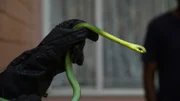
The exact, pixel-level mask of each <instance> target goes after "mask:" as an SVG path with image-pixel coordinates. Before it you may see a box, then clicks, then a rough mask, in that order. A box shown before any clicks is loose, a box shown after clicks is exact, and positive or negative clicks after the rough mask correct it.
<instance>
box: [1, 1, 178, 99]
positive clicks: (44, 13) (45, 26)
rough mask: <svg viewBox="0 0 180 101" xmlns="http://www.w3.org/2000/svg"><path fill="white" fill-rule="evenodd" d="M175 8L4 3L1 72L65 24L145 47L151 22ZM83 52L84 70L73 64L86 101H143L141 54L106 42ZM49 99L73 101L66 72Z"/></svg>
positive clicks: (143, 3) (166, 3) (167, 5)
mask: <svg viewBox="0 0 180 101" xmlns="http://www.w3.org/2000/svg"><path fill="white" fill-rule="evenodd" d="M175 6H176V1H175V0H0V71H3V70H4V69H5V67H6V66H7V65H8V64H9V63H10V62H11V61H12V60H13V59H14V58H15V57H17V56H18V55H20V54H21V53H22V52H23V51H25V50H27V49H31V48H33V47H35V46H36V45H37V44H38V43H39V42H40V41H41V40H42V39H43V38H44V37H45V36H46V35H47V34H48V33H49V31H50V30H51V29H52V28H54V27H55V25H57V24H59V23H60V22H62V21H64V20H68V19H74V18H77V19H82V20H85V21H87V22H88V23H90V24H93V25H96V26H97V27H99V28H102V29H103V30H105V31H107V32H110V33H111V34H113V35H115V36H117V37H119V38H121V39H123V40H126V41H129V42H133V43H137V44H140V45H143V41H144V36H145V34H146V27H147V24H148V22H149V21H150V20H151V19H152V18H153V17H155V16H157V15H159V14H161V13H163V12H166V11H168V10H171V9H173V8H174V7H175ZM84 51H85V61H84V65H83V66H82V67H78V66H77V65H74V69H75V74H76V77H77V79H78V81H79V83H80V86H81V89H82V101H92V100H93V101H144V95H143V85H142V84H143V83H142V63H141V57H140V56H141V54H139V53H136V52H134V51H132V50H130V49H127V48H126V47H123V46H121V45H119V44H116V43H113V42H111V41H109V40H107V39H105V38H103V37H100V39H99V41H98V42H97V43H94V42H91V41H89V40H87V45H86V47H85V50H84ZM48 94H49V97H48V98H47V99H44V101H70V98H71V95H72V89H71V86H70V84H69V83H68V81H67V78H66V75H65V73H62V74H59V75H57V76H56V77H55V78H54V80H53V82H52V85H51V87H50V88H49V89H48Z"/></svg>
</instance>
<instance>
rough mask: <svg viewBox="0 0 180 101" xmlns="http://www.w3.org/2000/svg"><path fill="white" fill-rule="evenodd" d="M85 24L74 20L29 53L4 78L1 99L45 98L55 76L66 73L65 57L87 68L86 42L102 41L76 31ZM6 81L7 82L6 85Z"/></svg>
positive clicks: (95, 36) (0, 76)
mask: <svg viewBox="0 0 180 101" xmlns="http://www.w3.org/2000/svg"><path fill="white" fill-rule="evenodd" d="M81 22H84V21H81V20H77V19H73V20H68V21H65V22H63V23H61V24H59V25H57V26H56V27H55V28H54V29H53V30H52V31H51V32H50V33H49V34H48V35H47V36H46V37H45V38H44V39H43V40H42V42H41V43H40V44H39V45H38V46H37V47H35V48H34V49H31V50H28V51H25V52H24V53H23V54H21V55H20V56H19V57H17V58H16V59H15V60H13V61H12V62H11V63H10V64H9V65H8V67H7V69H6V70H5V71H4V72H2V73H1V74H0V97H4V98H7V99H11V98H17V97H19V96H20V95H23V94H27V95H30V94H37V95H38V96H40V97H42V96H43V95H44V94H45V93H46V91H47V89H48V88H49V86H50V84H51V81H52V79H53V77H54V76H55V75H57V74H58V73H61V72H64V71H65V56H66V53H67V52H70V54H71V59H72V62H73V63H76V64H78V65H82V64H83V60H84V55H83V48H84V45H85V40H86V39H87V38H88V39H91V40H92V41H97V40H98V35H97V34H96V33H94V32H92V31H90V30H88V29H85V28H81V29H72V28H73V27H74V26H75V25H76V24H78V23H81ZM2 81H3V82H2Z"/></svg>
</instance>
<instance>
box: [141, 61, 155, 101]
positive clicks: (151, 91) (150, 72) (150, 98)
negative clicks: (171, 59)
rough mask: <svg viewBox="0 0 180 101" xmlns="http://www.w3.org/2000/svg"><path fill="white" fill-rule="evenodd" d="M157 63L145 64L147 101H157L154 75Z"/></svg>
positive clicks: (144, 77) (144, 75) (144, 74)
mask: <svg viewBox="0 0 180 101" xmlns="http://www.w3.org/2000/svg"><path fill="white" fill-rule="evenodd" d="M155 71H156V62H152V63H150V62H149V63H144V71H143V81H144V90H145V98H146V101H157V97H156V89H155V85H154V75H155Z"/></svg>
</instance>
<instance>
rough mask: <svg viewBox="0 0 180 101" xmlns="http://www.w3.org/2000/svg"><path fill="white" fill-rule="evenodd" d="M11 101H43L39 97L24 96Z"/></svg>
mask: <svg viewBox="0 0 180 101" xmlns="http://www.w3.org/2000/svg"><path fill="white" fill-rule="evenodd" d="M10 101H41V98H40V97H39V96H37V95H22V96H20V97H18V98H14V99H11V100H10Z"/></svg>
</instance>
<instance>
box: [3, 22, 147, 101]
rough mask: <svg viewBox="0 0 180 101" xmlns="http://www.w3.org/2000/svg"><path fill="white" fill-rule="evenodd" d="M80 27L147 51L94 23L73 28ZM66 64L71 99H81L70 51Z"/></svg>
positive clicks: (141, 50) (130, 46) (138, 50)
mask: <svg viewBox="0 0 180 101" xmlns="http://www.w3.org/2000/svg"><path fill="white" fill-rule="evenodd" d="M78 28H88V29H90V30H92V31H93V32H95V33H97V34H99V35H101V36H103V37H105V38H107V39H109V40H111V41H114V42H116V43H119V44H121V45H123V46H126V47H128V48H130V49H132V50H134V51H137V52H139V53H145V52H146V49H145V48H144V47H143V46H140V45H138V44H133V43H130V42H127V41H124V40H122V39H119V38H117V37H115V36H113V35H111V34H109V33H107V32H105V31H103V30H102V29H99V28H97V27H95V26H93V25H90V24H88V23H79V24H77V25H76V26H75V27H74V28H73V29H78ZM65 65H66V75H67V78H68V80H69V82H70V84H71V86H72V88H73V96H72V99H71V101H79V100H80V97H81V88H80V86H79V83H78V81H77V80H76V77H75V74H74V70H73V67H72V62H71V58H70V54H69V53H67V55H66V59H65ZM0 101H8V100H6V99H3V98H0Z"/></svg>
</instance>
